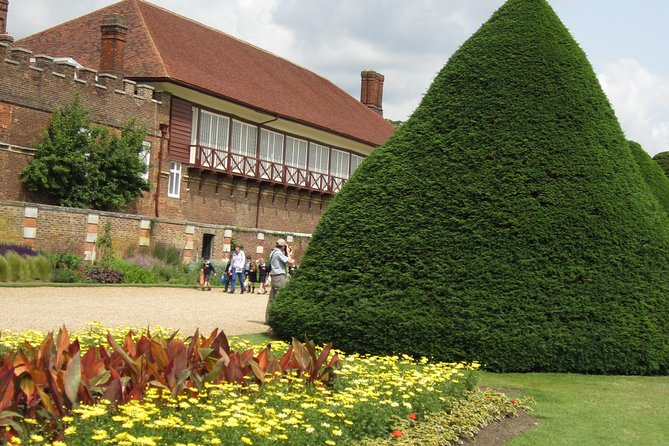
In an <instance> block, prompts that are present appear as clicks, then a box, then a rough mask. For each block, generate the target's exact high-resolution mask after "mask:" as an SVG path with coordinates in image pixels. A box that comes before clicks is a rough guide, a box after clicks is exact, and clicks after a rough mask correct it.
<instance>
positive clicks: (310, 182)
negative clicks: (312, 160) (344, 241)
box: [190, 146, 346, 194]
mask: <svg viewBox="0 0 669 446" xmlns="http://www.w3.org/2000/svg"><path fill="white" fill-rule="evenodd" d="M190 151H191V156H190V160H191V165H192V166H193V167H197V168H199V169H202V170H207V171H211V172H225V173H227V174H230V175H234V176H241V177H245V178H255V179H258V180H261V181H267V182H271V183H279V184H285V185H288V186H294V187H297V188H300V189H310V190H316V191H320V192H325V193H330V194H335V193H337V192H339V190H340V189H341V187H342V186H343V185H344V183H345V182H346V179H344V178H340V177H336V176H333V175H328V174H325V173H319V172H312V171H310V170H308V169H302V168H299V167H293V166H287V165H284V164H283V163H277V162H274V161H267V160H262V159H259V158H257V157H255V156H246V155H240V154H237V153H230V152H228V151H225V150H220V149H213V148H208V147H202V146H190Z"/></svg>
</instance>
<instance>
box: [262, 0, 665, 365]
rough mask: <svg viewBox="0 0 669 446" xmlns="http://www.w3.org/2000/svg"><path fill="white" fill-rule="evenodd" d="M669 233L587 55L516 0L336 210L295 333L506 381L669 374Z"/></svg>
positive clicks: (306, 267) (286, 310) (291, 297)
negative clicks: (514, 377) (550, 375)
mask: <svg viewBox="0 0 669 446" xmlns="http://www.w3.org/2000/svg"><path fill="white" fill-rule="evenodd" d="M667 271H669V221H668V219H667V216H666V213H665V212H663V211H662V210H661V208H660V205H659V204H658V202H657V200H656V198H655V197H654V196H653V194H652V193H651V191H650V188H649V187H648V186H647V185H646V184H645V182H644V180H643V178H642V177H641V173H640V170H639V168H638V167H637V165H636V163H635V160H634V158H633V157H632V154H631V151H630V147H629V145H628V143H627V141H626V139H625V137H624V134H623V132H622V130H621V128H620V125H619V123H618V121H617V119H616V117H615V114H614V112H613V110H612V108H611V106H610V104H609V101H608V99H607V98H606V96H605V94H604V92H603V91H602V89H601V86H600V84H599V82H598V81H597V78H596V76H595V73H594V71H593V69H592V67H591V65H590V64H589V62H588V60H587V58H586V56H585V54H584V53H583V51H582V50H581V49H580V48H579V47H578V45H577V44H576V42H574V40H573V38H572V37H571V35H570V33H569V31H568V30H567V29H566V28H565V27H564V25H563V24H562V23H561V22H560V20H559V19H558V17H557V16H556V14H555V13H554V11H553V10H552V9H551V7H550V6H549V5H548V3H547V2H546V1H545V0H508V1H507V2H506V3H505V4H504V5H503V6H502V7H501V8H500V9H499V10H498V11H497V12H496V13H495V14H494V15H493V16H492V18H491V19H490V20H489V21H488V22H487V23H485V24H484V25H483V26H482V27H481V28H480V29H479V30H478V31H477V32H476V33H475V34H474V35H473V36H472V37H471V38H470V39H469V40H468V41H467V42H466V43H465V44H463V45H462V47H461V48H460V49H459V50H458V51H457V52H456V53H455V54H454V55H453V56H452V57H451V58H450V60H449V62H448V63H447V65H446V66H445V67H444V68H443V69H442V71H441V72H440V73H439V75H438V76H437V78H436V79H435V81H434V82H433V84H432V86H431V87H430V88H429V90H428V92H427V93H426V95H425V96H424V98H423V100H422V102H421V104H420V106H419V107H418V109H417V110H416V111H415V112H414V114H413V115H412V116H411V117H410V119H409V120H408V121H407V122H406V123H405V124H404V125H403V126H402V127H400V128H399V129H398V130H397V131H396V132H395V134H394V135H393V136H392V137H391V139H390V140H389V141H388V142H387V143H386V144H384V145H383V146H382V147H380V148H378V149H377V150H375V151H374V152H373V153H372V154H371V155H370V156H369V157H368V158H367V159H366V160H365V161H364V162H363V163H362V165H361V166H360V167H359V168H358V169H357V170H356V172H355V173H354V174H353V175H352V177H351V178H350V179H349V181H348V182H347V183H346V184H345V185H344V187H343V188H342V190H341V191H340V192H339V193H338V194H337V196H335V197H334V199H333V200H332V201H331V202H330V204H329V206H328V209H327V210H326V212H325V213H324V215H323V216H322V217H321V219H320V221H319V223H318V226H317V228H316V230H315V232H314V235H313V238H312V241H311V242H310V244H309V247H308V248H307V252H306V253H305V255H304V257H303V259H302V262H301V264H300V269H299V270H298V274H296V275H295V277H293V278H292V279H291V281H290V282H289V283H288V285H287V287H286V288H284V289H282V290H281V292H280V293H279V294H278V296H277V298H276V299H275V300H274V303H273V305H272V307H271V308H270V315H269V316H270V317H269V319H270V320H269V323H270V326H271V327H272V330H273V331H274V333H276V334H277V335H278V336H280V337H284V338H290V337H291V336H297V337H302V336H307V337H309V338H310V339H313V340H315V341H317V342H324V341H334V343H335V345H336V346H337V348H341V349H343V350H346V351H357V352H363V353H372V354H384V353H406V354H410V355H413V356H418V357H421V356H426V357H433V358H438V359H442V360H447V361H459V360H478V361H481V362H482V364H484V366H485V367H487V368H488V369H490V370H497V371H519V372H522V371H545V372H548V371H553V372H567V371H569V372H583V373H608V374H611V373H622V374H645V373H666V372H667V371H669V317H668V312H669V274H667Z"/></svg>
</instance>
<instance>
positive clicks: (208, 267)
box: [202, 259, 216, 291]
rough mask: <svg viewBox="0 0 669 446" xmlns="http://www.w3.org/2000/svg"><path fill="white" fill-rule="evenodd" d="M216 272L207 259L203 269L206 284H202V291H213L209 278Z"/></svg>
mask: <svg viewBox="0 0 669 446" xmlns="http://www.w3.org/2000/svg"><path fill="white" fill-rule="evenodd" d="M215 272H216V269H215V268H214V265H212V263H211V262H210V261H209V259H205V261H204V266H203V267H202V273H203V275H204V282H203V283H202V291H211V284H210V283H209V277H210V276H211V275H212V274H213V273H215Z"/></svg>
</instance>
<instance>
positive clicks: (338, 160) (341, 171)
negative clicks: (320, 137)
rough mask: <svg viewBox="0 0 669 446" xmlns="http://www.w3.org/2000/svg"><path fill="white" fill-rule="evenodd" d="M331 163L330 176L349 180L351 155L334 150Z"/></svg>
mask: <svg viewBox="0 0 669 446" xmlns="http://www.w3.org/2000/svg"><path fill="white" fill-rule="evenodd" d="M330 153H331V156H332V161H331V162H330V175H332V176H335V177H337V178H344V179H347V178H348V168H349V162H350V158H351V156H350V154H349V153H348V152H344V151H343V150H337V149H332V152H330Z"/></svg>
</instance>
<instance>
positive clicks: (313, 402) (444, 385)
mask: <svg viewBox="0 0 669 446" xmlns="http://www.w3.org/2000/svg"><path fill="white" fill-rule="evenodd" d="M103 330H104V328H103V327H101V326H92V327H91V328H90V329H89V330H87V331H85V332H82V333H73V334H72V335H71V337H72V338H73V339H74V338H77V339H78V340H79V342H80V343H81V348H82V351H83V350H85V349H86V348H88V347H92V346H95V345H98V344H104V343H106V342H109V343H110V344H111V343H112V341H110V340H109V339H105V338H106V335H105V336H103ZM159 332H160V333H161V335H163V334H165V333H166V331H162V332H161V331H160V330H158V329H154V330H152V333H153V335H152V339H153V340H156V338H157V337H158V333H159ZM121 333H122V331H117V332H116V333H115V337H116V339H117V341H115V342H114V343H116V342H118V343H121V342H122V340H123V342H124V347H123V348H124V349H128V347H129V344H128V343H127V339H128V338H127V336H126V337H125V338H124V337H123V336H122V334H121ZM141 335H142V334H141V333H138V335H137V336H139V337H140V339H147V338H142V337H141ZM42 336H43V335H42ZM196 337H197V336H195V337H193V338H196ZM21 338H23V339H21ZM59 338H60V336H59ZM111 338H112V340H113V338H114V336H112V337H111ZM212 338H213V337H212V336H210V338H205V337H201V339H205V340H206V339H212ZM26 340H28V341H29V342H34V343H35V344H37V343H38V342H41V341H42V339H40V334H39V333H36V332H32V333H28V334H21V335H16V334H8V333H3V335H2V337H1V338H0V348H4V349H5V350H6V351H7V352H9V353H5V355H8V354H11V352H12V350H13V349H15V348H16V346H17V345H19V344H21V343H23V342H25V341H26ZM35 341H37V342H35ZM191 341H192V339H191ZM138 343H139V341H138ZM155 343H156V345H158V344H160V342H159V341H158V340H156V341H155ZM177 344H178V343H174V344H171V345H177ZM179 345H180V344H179ZM296 345H297V344H294V343H293V344H290V345H289V344H286V343H283V342H272V343H271V351H273V352H278V354H282V355H283V356H281V360H279V361H278V362H282V361H284V360H285V359H284V358H286V357H288V358H294V355H295V352H299V351H300V350H299V347H296ZM304 345H307V344H304ZM172 348H175V347H172ZM130 349H131V348H130ZM206 349H208V347H205V350H206ZM231 349H234V350H236V349H239V350H240V351H242V350H246V352H248V351H249V349H252V351H253V357H254V358H255V360H256V361H257V362H258V364H261V363H262V358H261V354H262V352H263V351H267V349H266V346H250V345H248V344H247V343H245V342H244V341H239V342H236V343H235V342H232V343H231ZM222 350H225V349H224V348H222ZM234 350H231V351H230V354H228V356H229V357H231V358H232V357H233V356H234V354H235V352H234ZM246 352H245V353H242V354H241V355H244V354H246ZM256 352H260V353H256ZM291 352H292V353H291ZM323 352H325V354H324V353H323ZM135 353H136V352H135ZM205 353H207V354H208V352H206V351H205V352H203V353H202V356H206V357H208V356H207V355H206V354H205ZM302 353H303V354H304V355H307V353H305V352H304V351H302ZM328 353H330V352H328V349H327V347H325V348H324V349H317V351H316V352H315V356H313V358H319V357H321V356H323V355H325V357H326V358H327V361H323V364H322V365H325V363H326V362H327V363H328V364H334V363H333V360H334V359H335V356H334V355H335V354H336V355H338V359H339V362H340V364H341V367H340V369H339V370H336V367H334V368H333V370H332V373H335V374H336V377H335V379H322V378H323V376H322V373H323V370H324V368H323V367H320V368H318V367H316V368H313V367H312V373H313V375H314V376H312V375H310V374H308V373H306V372H305V371H304V369H303V368H300V367H297V366H296V367H290V366H288V367H283V366H282V367H281V369H280V370H273V371H272V372H271V373H268V375H267V376H263V379H258V375H257V373H255V371H251V373H248V374H245V375H244V378H243V379H241V380H239V379H238V380H228V381H231V382H226V380H224V379H212V380H211V381H207V382H203V383H202V385H200V386H197V385H195V382H191V383H190V385H188V386H186V387H185V388H183V389H182V391H180V392H174V391H173V390H174V389H169V383H168V382H167V381H165V382H159V381H157V380H153V381H147V384H146V389H144V390H143V391H142V392H138V393H137V394H136V395H137V396H138V399H130V400H127V401H123V404H118V405H116V404H111V403H109V402H108V401H104V400H101V399H98V402H95V403H93V404H88V405H79V404H77V403H76V402H75V403H74V404H72V408H71V410H69V411H68V412H67V413H66V414H65V416H62V417H55V418H54V417H48V416H44V414H40V413H38V412H35V416H34V417H31V416H28V415H29V414H30V411H27V412H26V413H24V414H23V415H24V416H26V417H25V418H24V417H16V416H14V417H11V419H12V423H13V424H12V425H10V424H8V423H5V424H6V432H9V429H12V432H16V434H15V435H11V436H8V437H10V442H13V443H15V444H18V443H19V442H22V444H52V445H54V446H56V445H58V446H62V445H63V444H66V445H70V446H71V445H89V444H92V443H95V442H99V443H101V444H102V443H106V444H119V445H132V444H145V445H149V444H156V445H163V444H175V445H176V444H183V445H189V444H193V445H207V444H214V445H215V444H224V445H226V444H230V445H232V444H234V445H237V444H240V445H243V444H248V445H252V444H255V445H274V444H290V445H319V444H325V445H353V444H361V443H362V442H363V441H368V440H366V439H373V438H377V439H382V440H383V439H388V438H393V436H395V437H398V433H403V432H407V433H408V432H409V431H410V428H411V426H412V425H413V424H415V423H417V424H419V425H420V423H421V421H422V420H424V419H426V418H428V419H429V418H430V417H434V414H439V413H446V412H448V411H451V409H453V408H456V407H459V406H462V405H463V404H464V403H463V402H465V401H469V400H471V401H476V398H477V396H476V395H478V397H479V398H480V395H481V392H480V391H478V390H477V389H476V374H475V371H476V369H477V368H478V365H477V364H469V365H466V364H447V363H431V362H429V361H428V360H427V359H425V358H423V359H420V360H414V359H413V358H410V357H407V356H392V357H368V356H364V357H363V356H358V355H344V354H343V353H342V352H332V353H333V356H332V357H329V355H328ZM291 354H292V355H293V356H291ZM287 355H288V356H287ZM130 356H132V355H130ZM133 357H134V358H137V355H136V354H135V355H134V356H133ZM258 358H261V359H258ZM306 358H307V357H306V356H304V357H303V360H304V361H307V359H306ZM247 359H248V355H247ZM285 361H288V360H285ZM111 363H114V361H111ZM284 365H285V364H284ZM65 368H66V369H70V367H65ZM118 370H120V369H119V368H117V369H115V372H116V371H118ZM319 371H320V372H319ZM115 372H112V374H111V376H110V379H114V376H113V375H114V373H115ZM219 372H220V373H221V377H222V376H223V375H224V373H223V371H219ZM316 375H318V376H320V378H321V379H315V377H316ZM156 376H160V374H157V375H156ZM219 378H220V377H219ZM122 379H123V378H122ZM129 379H134V378H129ZM21 389H23V388H21ZM28 390H30V389H28ZM70 395H72V391H70ZM472 395H474V397H472ZM0 401H2V395H0ZM479 401H480V399H479ZM486 401H490V399H488V400H486ZM500 401H502V400H500ZM504 401H506V399H504ZM502 402H503V401H502ZM474 404H475V405H478V406H480V405H481V404H480V403H474ZM505 404H506V405H507V406H513V404H512V403H509V402H508V401H506V403H505ZM42 410H43V409H42ZM0 412H2V404H1V403H0ZM477 416H478V413H477ZM6 418H7V416H6ZM461 418H462V416H461ZM0 423H2V414H0ZM407 423H409V424H408V425H407ZM17 428H18V429H17ZM3 429H4V428H3ZM460 431H463V429H460V428H458V427H457V426H456V428H454V429H453V432H460ZM402 435H403V436H404V434H402ZM449 435H450V434H449ZM405 438H406V436H405ZM401 440H402V439H401V438H400V441H401Z"/></svg>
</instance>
